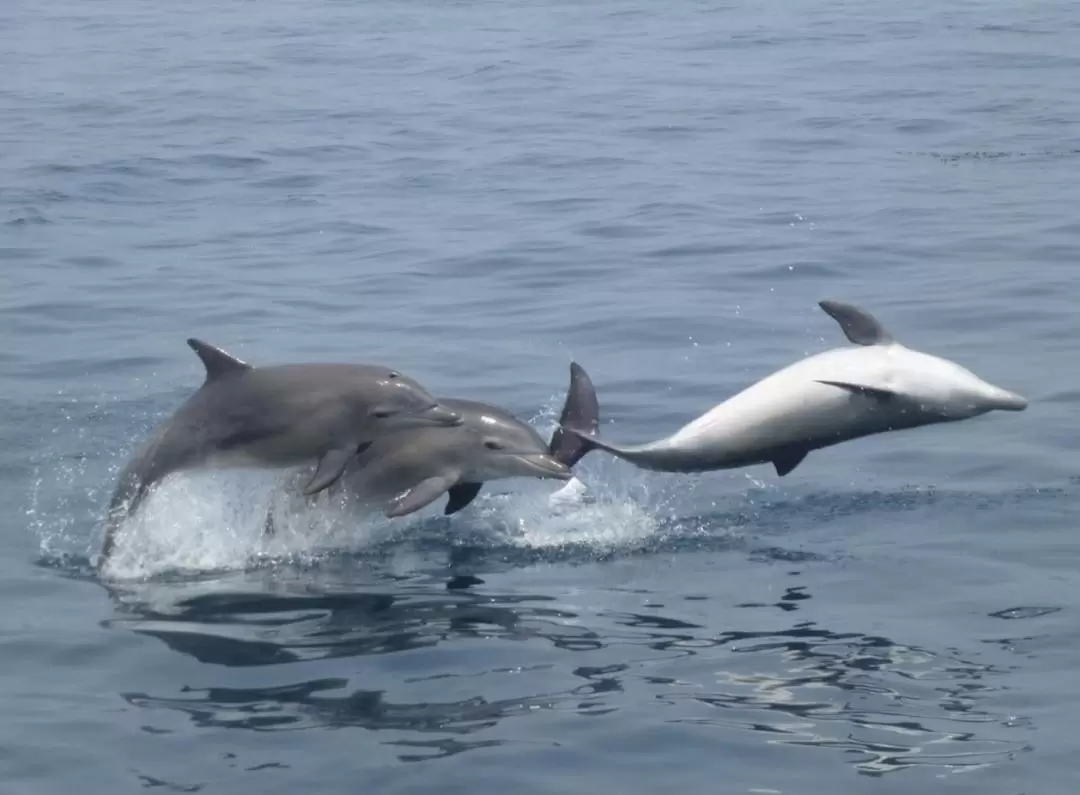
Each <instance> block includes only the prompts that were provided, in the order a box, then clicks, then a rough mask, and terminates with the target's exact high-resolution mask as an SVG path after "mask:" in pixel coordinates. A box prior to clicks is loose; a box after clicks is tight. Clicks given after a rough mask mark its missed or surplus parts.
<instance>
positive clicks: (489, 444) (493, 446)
mask: <svg viewBox="0 0 1080 795" xmlns="http://www.w3.org/2000/svg"><path fill="white" fill-rule="evenodd" d="M484 447H486V448H487V449H488V450H502V448H503V446H502V445H501V444H499V443H498V442H496V441H495V440H494V439H488V440H487V441H486V442H484Z"/></svg>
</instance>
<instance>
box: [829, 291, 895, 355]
mask: <svg viewBox="0 0 1080 795" xmlns="http://www.w3.org/2000/svg"><path fill="white" fill-rule="evenodd" d="M818 306H820V307H821V308H822V309H824V310H825V311H826V312H827V313H828V314H829V316H830V317H832V318H833V319H834V320H835V321H836V322H837V323H839V324H840V328H841V329H842V330H843V332H844V335H845V336H846V337H847V338H848V339H849V340H850V341H851V342H854V343H855V344H856V345H888V344H889V343H891V342H893V337H892V334H890V333H889V332H888V331H887V330H886V329H885V327H884V326H883V325H881V323H880V322H878V320H877V318H875V317H874V316H873V315H871V314H870V313H869V312H867V311H866V310H865V309H859V308H858V307H857V306H852V305H851V304H845V303H841V302H840V301H828V300H826V301H819V302H818Z"/></svg>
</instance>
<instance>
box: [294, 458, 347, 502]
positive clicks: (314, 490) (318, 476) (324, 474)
mask: <svg viewBox="0 0 1080 795" xmlns="http://www.w3.org/2000/svg"><path fill="white" fill-rule="evenodd" d="M354 455H356V448H355V447H337V448H335V449H333V450H327V451H326V453H325V454H324V455H323V457H322V458H320V459H319V465H318V467H316V469H315V474H314V475H312V476H311V480H309V481H308V484H307V485H306V486H304V488H303V492H304V496H307V497H310V496H311V495H312V494H318V493H319V492H320V491H322V490H323V489H325V488H328V487H330V486H332V485H334V483H336V482H337V481H338V478H340V477H341V475H342V473H344V472H345V467H346V466H348V465H349V462H350V461H351V460H352V459H353V456H354Z"/></svg>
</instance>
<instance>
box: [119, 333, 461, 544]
mask: <svg viewBox="0 0 1080 795" xmlns="http://www.w3.org/2000/svg"><path fill="white" fill-rule="evenodd" d="M187 343H188V345H189V346H190V347H191V348H192V350H194V351H195V353H196V354H197V355H198V357H199V359H200V360H201V361H202V363H203V366H204V367H205V368H206V377H205V380H204V381H203V384H202V385H201V386H200V387H199V389H198V390H197V391H196V392H195V393H194V394H193V395H191V397H189V398H188V399H187V401H185V402H184V403H183V404H182V405H181V406H180V408H178V409H177V410H176V412H175V413H174V414H173V415H172V417H170V418H169V419H168V420H166V421H165V422H163V423H161V425H159V426H158V428H157V429H156V430H155V431H154V433H153V434H152V435H151V437H150V438H149V439H148V440H147V441H146V442H145V443H144V444H143V445H142V447H141V448H140V449H139V450H138V452H137V453H136V454H135V455H134V456H133V457H132V459H131V460H130V461H129V463H128V464H127V466H126V467H125V468H124V469H123V471H122V472H121V473H120V476H119V478H118V481H117V485H116V489H115V491H114V493H113V496H112V499H111V501H110V503H109V508H108V516H107V521H106V532H105V540H104V544H103V546H102V551H101V557H100V562H101V563H104V561H105V560H107V559H108V557H109V556H110V555H111V553H112V551H113V547H114V544H115V534H116V530H117V529H118V527H119V524H120V522H121V521H122V520H123V519H124V518H126V517H127V516H130V515H131V514H133V513H134V512H135V510H136V509H137V508H138V507H139V505H140V504H141V503H142V501H143V499H144V498H145V497H146V495H147V494H148V492H149V491H150V489H151V487H152V486H154V485H155V484H156V483H158V482H159V481H161V480H162V479H163V478H165V477H166V476H167V475H169V474H171V473H173V472H177V471H181V470H191V469H197V468H210V467H213V468H219V469H220V468H234V467H269V468H277V467H291V466H297V465H301V464H304V463H307V462H309V461H317V466H316V468H315V471H314V474H312V476H311V478H310V479H309V480H308V482H307V484H306V485H304V486H303V492H304V494H316V493H317V492H319V491H322V490H323V489H326V488H327V487H329V486H330V485H331V484H333V483H334V482H335V481H336V480H337V479H338V478H340V477H341V474H342V473H343V472H344V471H345V467H346V465H347V464H348V463H349V461H350V460H352V458H353V457H354V456H355V455H356V453H357V451H358V450H361V449H363V448H364V446H365V445H369V444H371V443H372V442H373V440H375V439H377V438H378V437H379V436H380V435H382V434H386V433H392V432H394V431H398V430H402V429H407V428H419V427H444V428H449V427H454V426H458V425H461V423H462V421H463V420H462V417H461V415H459V414H457V413H455V412H454V411H452V410H450V409H448V408H446V407H445V406H443V405H441V404H440V403H439V402H437V401H436V400H435V398H434V397H432V396H431V394H430V393H429V392H428V391H427V390H426V389H425V388H424V387H422V386H421V385H420V384H419V383H417V382H416V381H415V380H413V379H411V378H409V377H408V376H406V375H403V374H402V373H400V372H398V371H397V370H391V369H390V368H388V367H383V366H381V365H374V364H336V363H316V364H282V365H275V366H269V367H253V366H251V365H249V364H247V363H246V362H244V361H242V360H240V359H237V358H236V357H234V356H232V355H230V354H228V353H226V352H225V351H224V350H222V349H221V348H217V347H215V346H213V345H210V344H208V343H206V342H203V341H201V340H198V339H189V340H188V341H187Z"/></svg>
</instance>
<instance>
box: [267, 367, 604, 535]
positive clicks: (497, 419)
mask: <svg viewBox="0 0 1080 795" xmlns="http://www.w3.org/2000/svg"><path fill="white" fill-rule="evenodd" d="M439 403H440V404H441V405H443V406H445V407H446V408H448V409H450V410H451V411H453V412H455V413H456V414H459V415H460V416H461V417H462V419H463V423H462V424H461V425H458V426H455V427H453V428H445V427H441V428H434V427H428V428H413V429H410V430H404V431H398V432H396V433H393V434H388V435H386V436H382V437H380V438H379V439H376V440H375V441H374V442H372V443H371V444H370V445H368V446H367V447H365V448H364V449H363V450H361V451H360V453H359V454H358V455H357V456H356V458H355V459H354V460H352V461H351V462H350V463H349V466H348V467H347V469H346V471H345V474H344V475H343V476H342V477H341V479H340V480H339V481H338V482H337V483H335V484H334V486H333V487H332V488H331V489H329V490H328V491H327V494H328V495H338V494H341V493H344V494H345V496H346V497H347V498H348V499H350V500H352V501H354V502H355V503H358V504H360V505H365V506H374V507H376V508H378V509H380V510H381V511H382V513H383V514H384V515H385V516H387V517H388V518H394V517H399V516H406V515H408V514H411V513H414V512H416V511H418V510H420V509H421V508H424V507H425V506H427V505H429V504H431V503H432V502H434V501H435V500H437V499H439V498H440V497H441V496H442V495H444V494H446V495H447V500H446V506H445V508H444V509H443V513H444V514H445V515H450V514H453V513H457V512H458V511H460V510H461V509H462V508H464V507H465V506H467V505H468V504H469V503H471V502H472V501H473V500H474V499H475V498H476V496H477V495H478V494H479V493H480V490H481V488H482V487H483V485H484V483H485V482H486V481H489V480H500V479H503V478H513V477H535V478H544V479H552V480H562V481H565V480H570V478H571V477H572V475H571V472H570V468H571V467H572V466H573V465H574V464H575V463H577V462H578V460H580V458H581V456H582V455H584V454H585V452H586V446H585V445H584V444H582V442H581V441H580V440H579V439H578V437H577V436H574V435H573V434H567V433H565V431H563V430H562V428H561V427H558V428H556V430H555V432H554V434H553V435H552V438H551V442H550V443H546V442H544V440H543V439H542V438H541V437H540V435H539V434H538V433H537V432H536V431H535V430H534V429H533V427H532V426H531V425H529V424H527V423H525V422H522V421H521V420H519V419H518V418H517V417H515V416H514V415H513V414H511V413H510V412H508V411H506V410H505V409H503V408H500V407H498V406H493V405H491V404H488V403H480V402H478V401H474V400H465V399H462V398H439ZM598 418H599V406H598V405H597V400H596V393H595V391H594V389H593V386H592V382H591V381H590V380H589V377H588V374H586V372H585V370H584V369H583V368H582V367H581V366H580V365H578V364H576V363H571V365H570V388H569V389H568V390H567V394H566V401H565V403H564V405H563V410H562V415H561V417H560V426H563V425H566V426H572V427H575V428H578V429H580V430H583V431H585V432H589V433H595V431H596V427H597V422H598ZM266 533H267V534H268V535H269V534H273V533H274V518H273V506H271V509H270V511H269V512H268V514H267V519H266Z"/></svg>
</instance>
